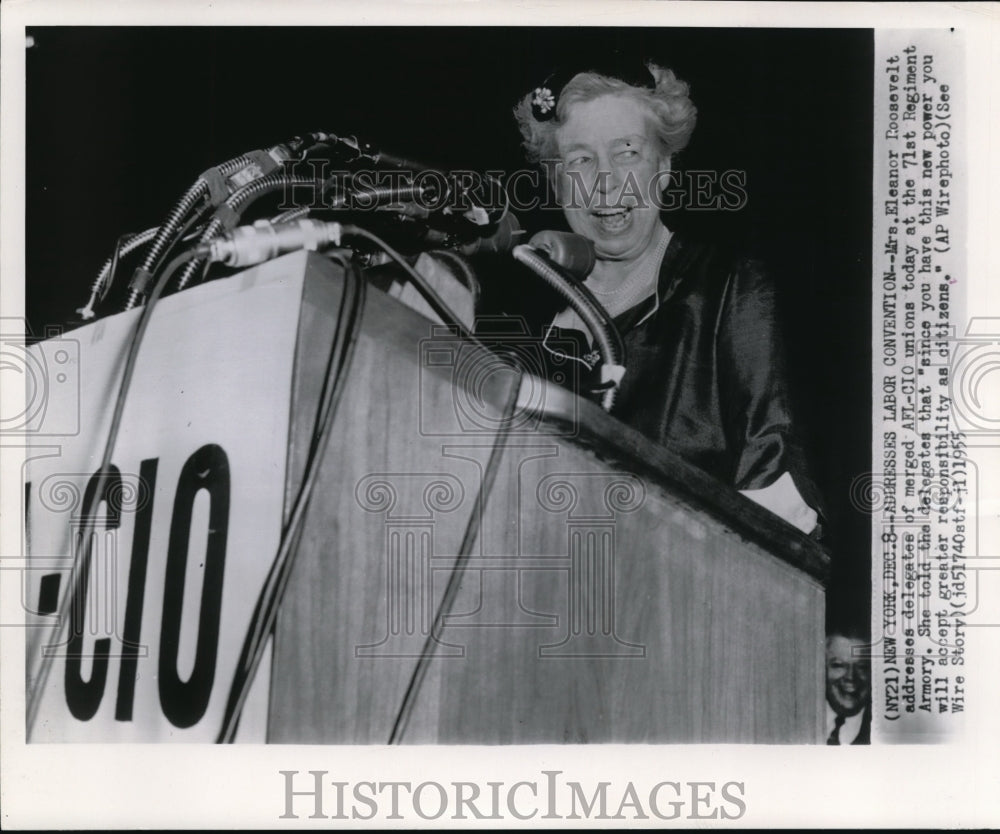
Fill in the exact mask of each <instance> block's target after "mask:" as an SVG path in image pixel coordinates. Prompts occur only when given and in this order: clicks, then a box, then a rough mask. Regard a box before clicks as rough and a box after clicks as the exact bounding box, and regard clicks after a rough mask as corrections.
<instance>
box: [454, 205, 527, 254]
mask: <svg viewBox="0 0 1000 834" xmlns="http://www.w3.org/2000/svg"><path fill="white" fill-rule="evenodd" d="M523 234H524V230H523V229H522V228H521V224H520V223H518V221H517V217H515V216H514V215H513V214H511V213H509V212H508V213H507V214H505V215H504V216H503V217H501V218H500V220H498V221H497V222H496V223H495V224H494V225H493V230H492V231H491V233H490V234H488V235H483V236H482V237H478V238H476V239H475V240H473V241H470V242H468V243H465V244H463V245H461V246H459V247H458V251H459V252H461V253H462V254H463V255H469V256H472V257H475V256H476V255H506V254H507V253H508V252H511V251H513V249H514V247H515V246H517V245H518V243H520V237H521V235H523Z"/></svg>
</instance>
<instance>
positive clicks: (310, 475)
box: [216, 261, 367, 744]
mask: <svg viewBox="0 0 1000 834" xmlns="http://www.w3.org/2000/svg"><path fill="white" fill-rule="evenodd" d="M342 265H343V266H344V270H345V271H344V285H343V292H342V294H341V298H340V307H339V309H338V311H337V325H336V329H335V331H334V338H333V344H332V345H331V349H330V358H329V361H328V363H327V374H326V378H325V379H324V382H323V388H322V390H321V392H320V405H319V408H318V410H317V415H316V422H315V424H314V428H313V436H312V441H311V443H310V448H309V455H308V457H307V463H306V467H305V472H304V473H303V476H302V483H301V484H300V485H299V489H298V491H297V492H296V495H295V500H294V501H293V503H292V510H291V513H290V514H289V517H288V521H287V522H286V523H285V525H284V528H283V530H282V533H281V541H280V543H279V545H278V551H277V554H276V555H275V558H274V561H273V563H272V564H271V568H270V570H269V571H268V574H267V577H266V579H265V581H264V585H263V587H262V588H261V592H260V594H259V595H258V598H257V603H256V605H255V607H254V612H253V615H252V617H251V620H250V626H249V628H248V630H247V634H246V638H245V639H244V642H243V647H242V650H241V652H240V657H239V660H238V662H237V666H236V671H235V673H234V676H233V682H232V684H231V686H230V689H229V697H228V699H227V702H226V709H225V712H224V714H223V719H222V726H221V728H220V730H219V733H218V735H217V737H216V743H217V744H231V743H232V742H233V741H234V740H235V738H236V732H237V730H238V728H239V722H240V717H241V715H242V713H243V708H244V706H245V705H246V699H247V697H248V696H249V694H250V687H251V685H252V684H253V681H254V679H255V677H256V674H257V671H258V669H259V668H260V663H261V660H262V659H263V656H264V651H265V649H266V647H267V642H268V640H269V639H270V637H271V635H272V634H273V632H274V626H275V623H276V621H277V617H278V612H279V611H280V609H281V602H282V599H283V598H284V595H285V591H286V590H287V588H288V582H289V579H290V578H291V574H292V568H293V566H294V564H295V558H296V556H297V555H298V552H299V549H298V545H299V540H300V538H301V535H302V531H303V529H304V526H305V524H304V521H305V517H306V511H307V510H308V508H309V503H310V501H311V499H312V494H313V489H314V487H315V485H316V480H317V478H318V477H319V473H320V469H321V467H320V464H321V462H322V461H323V459H324V457H325V454H326V450H327V447H328V445H329V440H330V436H331V434H332V428H333V424H334V421H335V419H336V416H337V408H338V406H339V404H340V401H341V398H342V397H343V392H344V388H345V387H346V383H347V379H348V375H349V372H350V367H351V362H352V360H353V358H354V353H355V347H356V344H357V340H358V335H359V333H360V326H359V325H360V322H361V318H362V314H363V311H364V305H365V296H366V290H367V284H366V283H365V281H364V280H363V279H362V278H361V276H360V275H359V274H358V271H357V268H356V267H355V265H354V264H351V263H350V262H348V261H342Z"/></svg>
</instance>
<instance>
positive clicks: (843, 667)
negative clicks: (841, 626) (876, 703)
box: [826, 634, 871, 715]
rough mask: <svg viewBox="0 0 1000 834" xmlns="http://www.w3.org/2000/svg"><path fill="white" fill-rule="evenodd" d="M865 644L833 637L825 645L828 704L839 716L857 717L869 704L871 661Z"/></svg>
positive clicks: (841, 637) (845, 638)
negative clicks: (863, 655)
mask: <svg viewBox="0 0 1000 834" xmlns="http://www.w3.org/2000/svg"><path fill="white" fill-rule="evenodd" d="M865 645H866V644H865V643H864V642H862V641H861V640H854V639H851V638H848V637H843V636H841V635H839V634H834V635H833V636H831V637H830V638H829V639H828V640H827V641H826V700H827V703H829V704H830V706H831V707H833V709H834V711H835V712H837V713H838V714H840V715H857V714H858V713H859V712H860V711H861V710H862V709H864V706H865V704H866V703H867V702H868V695H869V681H870V680H871V660H870V659H869V658H867V657H862V656H861V652H860V651H853V650H855V649H858V650H861V648H862V647H863V646H865Z"/></svg>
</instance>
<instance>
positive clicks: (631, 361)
mask: <svg viewBox="0 0 1000 834" xmlns="http://www.w3.org/2000/svg"><path fill="white" fill-rule="evenodd" d="M515 117H516V119H517V122H518V126H519V127H520V130H521V133H522V136H523V137H524V147H525V150H526V152H527V155H528V158H529V160H530V161H531V162H534V163H540V164H542V166H543V169H544V170H545V171H546V172H547V175H548V178H549V180H550V182H549V184H550V185H551V187H552V188H553V191H554V194H555V197H556V199H557V201H558V203H559V206H560V207H561V209H562V212H563V214H564V215H565V218H566V221H567V222H568V224H569V227H570V229H571V230H572V231H573V232H576V233H577V234H579V235H583V236H584V237H586V238H588V239H589V240H591V241H592V242H593V244H594V248H595V250H596V256H597V260H596V265H595V266H594V268H593V270H592V271H591V272H590V274H589V276H588V277H587V278H586V280H585V286H586V287H587V288H588V289H589V290H590V292H591V293H592V294H593V296H594V297H595V298H596V299H597V300H598V301H599V302H600V303H601V304H602V305H603V307H604V308H605V309H606V310H607V311H608V313H609V314H610V316H611V317H612V320H613V322H614V324H615V325H616V327H617V329H618V331H619V332H620V334H621V336H622V340H623V342H624V345H625V349H626V354H627V358H626V362H625V373H624V376H623V378H622V380H621V383H620V386H619V389H618V392H617V397H616V399H615V403H614V406H613V409H612V413H613V414H614V415H615V416H616V417H618V418H619V419H620V420H622V421H623V422H625V423H627V424H629V425H631V426H633V427H635V428H636V429H638V430H639V431H641V432H642V433H643V434H645V435H647V436H648V437H650V438H652V439H653V440H655V441H657V442H659V443H661V444H663V445H664V446H667V447H669V448H670V449H672V450H674V451H675V452H677V453H679V454H680V455H681V456H682V457H684V458H685V459H687V460H688V461H690V462H691V463H693V464H694V465H695V466H697V467H699V468H700V469H702V470H703V471H705V472H708V473H709V474H711V475H714V476H715V477H717V478H718V479H719V480H721V481H723V482H725V483H728V484H730V485H732V486H734V487H735V488H736V489H738V490H740V491H741V492H742V493H743V494H744V495H747V496H748V497H750V498H752V499H753V500H755V501H757V502H758V503H760V504H762V505H763V506H765V507H767V508H768V509H770V510H772V511H773V512H775V513H776V514H778V515H780V516H781V517H783V518H784V519H786V520H787V521H789V522H790V523H792V524H793V525H795V526H796V527H798V528H799V529H800V530H803V531H805V532H811V531H814V530H815V528H816V523H817V513H816V511H815V509H814V508H815V507H816V506H818V501H817V500H816V498H815V493H814V487H813V485H812V482H811V479H810V478H809V477H808V475H807V471H806V466H805V463H804V459H803V455H802V452H801V450H800V448H799V446H798V444H797V442H796V440H795V431H794V425H793V420H792V416H791V413H790V407H789V396H788V390H787V383H786V378H785V360H784V356H783V348H782V342H781V337H780V334H779V322H778V320H777V316H776V311H775V299H774V288H773V286H772V283H771V281H770V280H769V279H768V276H767V274H766V273H765V272H764V270H763V269H762V267H761V265H760V264H759V263H757V262H755V261H753V260H750V259H747V258H740V257H737V256H735V255H733V254H732V253H729V252H727V251H726V249H725V248H724V247H722V246H719V245H717V244H715V243H706V242H701V241H697V240H693V239H687V238H686V237H685V236H683V235H682V234H680V233H678V232H676V231H672V230H671V229H669V228H668V227H667V226H666V225H665V224H664V222H663V220H662V218H661V211H660V208H661V207H662V205H663V203H662V197H661V195H662V189H663V187H664V186H665V185H666V183H667V176H668V175H669V172H670V168H671V158H672V156H673V155H674V154H676V153H677V152H678V151H680V150H682V149H683V148H684V147H685V145H687V143H688V140H689V138H690V136H691V133H692V131H693V129H694V125H695V118H696V110H695V107H694V105H693V104H692V102H691V99H690V98H689V97H688V86H687V84H685V83H684V82H682V81H680V80H678V79H677V78H676V77H675V75H674V73H673V72H672V71H670V70H668V69H663V68H661V67H659V66H656V65H655V64H646V65H638V66H636V67H635V68H634V70H633V71H632V73H631V74H629V73H628V72H625V73H623V72H622V71H621V66H620V65H619V66H616V68H615V71H613V72H611V73H605V72H598V71H584V72H577V73H575V74H573V75H571V76H569V75H566V74H564V75H563V76H562V80H560V78H559V77H558V76H550V78H549V79H547V80H546V81H545V82H543V83H541V84H540V85H539V86H538V87H536V88H535V89H533V90H531V91H530V92H529V93H527V95H525V96H524V98H523V99H522V100H521V101H520V102H519V103H518V105H517V106H516V108H515ZM556 328H558V329H556ZM553 334H556V335H557V337H558V340H559V346H560V348H559V350H560V352H561V353H562V352H564V351H565V349H566V345H567V344H570V345H573V344H575V345H576V348H575V349H574V350H571V351H570V356H569V358H570V359H571V360H573V361H576V362H578V363H579V366H578V367H577V370H578V371H579V377H578V378H580V379H581V380H583V384H584V386H586V376H587V374H588V373H589V372H591V371H592V370H593V367H594V364H595V353H594V350H593V342H592V336H591V334H590V333H589V332H588V328H587V327H586V325H585V324H584V323H583V322H582V321H581V319H580V318H579V317H578V316H577V314H576V313H575V312H574V311H573V310H572V309H570V308H567V309H564V310H561V311H560V312H558V313H557V314H556V315H555V316H554V318H552V319H550V321H549V324H548V325H547V326H546V327H545V328H543V346H545V345H546V344H547V343H548V342H550V341H551V337H552V335H553Z"/></svg>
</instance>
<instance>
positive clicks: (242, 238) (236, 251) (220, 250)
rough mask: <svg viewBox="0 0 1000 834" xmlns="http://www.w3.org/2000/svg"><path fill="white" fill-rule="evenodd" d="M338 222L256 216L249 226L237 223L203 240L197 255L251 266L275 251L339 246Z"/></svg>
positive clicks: (217, 260)
mask: <svg viewBox="0 0 1000 834" xmlns="http://www.w3.org/2000/svg"><path fill="white" fill-rule="evenodd" d="M341 228H342V227H341V225H340V223H325V222H323V221H321V220H307V219H302V220H292V221H289V222H287V223H271V222H270V221H268V220H258V221H257V222H256V223H254V224H253V225H252V226H237V227H236V228H235V229H233V230H232V231H231V232H227V233H226V234H224V235H222V236H221V237H217V238H215V239H214V240H211V241H209V242H208V243H203V244H202V245H201V246H199V247H198V248H197V249H196V250H195V251H196V254H197V257H199V258H207V259H208V260H209V261H210V262H212V263H218V262H221V263H224V264H226V265H227V266H253V265H255V264H260V263H263V262H264V261H269V260H270V259H271V258H276V257H277V256H278V255H284V254H286V253H288V252H297V251H298V250H299V249H308V250H310V251H313V252H315V251H316V250H317V249H319V248H320V247H322V246H329V245H333V246H339V245H340V234H341Z"/></svg>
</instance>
